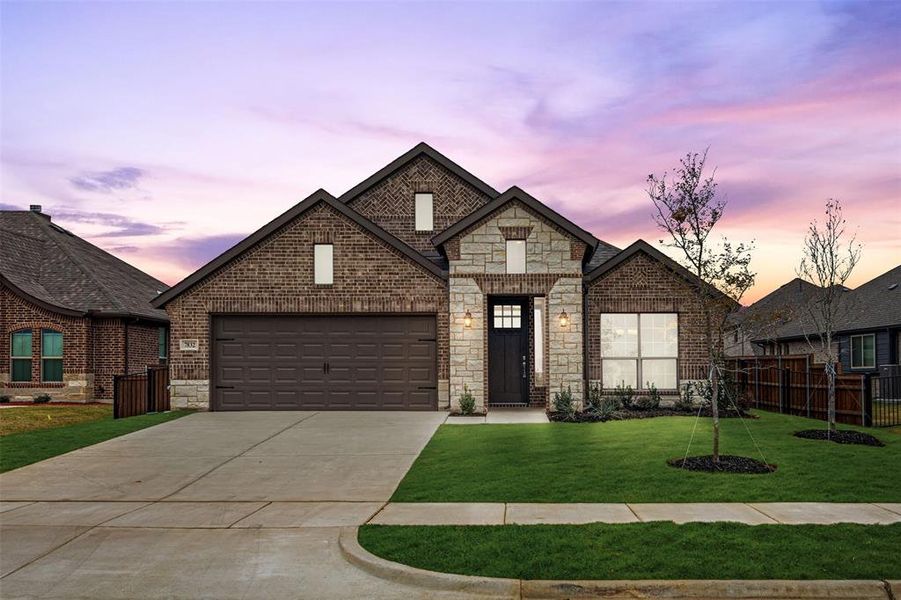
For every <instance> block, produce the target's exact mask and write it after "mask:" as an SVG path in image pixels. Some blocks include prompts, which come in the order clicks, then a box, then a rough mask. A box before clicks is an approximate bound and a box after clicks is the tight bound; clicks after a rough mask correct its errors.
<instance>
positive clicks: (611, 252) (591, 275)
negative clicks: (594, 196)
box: [153, 144, 706, 411]
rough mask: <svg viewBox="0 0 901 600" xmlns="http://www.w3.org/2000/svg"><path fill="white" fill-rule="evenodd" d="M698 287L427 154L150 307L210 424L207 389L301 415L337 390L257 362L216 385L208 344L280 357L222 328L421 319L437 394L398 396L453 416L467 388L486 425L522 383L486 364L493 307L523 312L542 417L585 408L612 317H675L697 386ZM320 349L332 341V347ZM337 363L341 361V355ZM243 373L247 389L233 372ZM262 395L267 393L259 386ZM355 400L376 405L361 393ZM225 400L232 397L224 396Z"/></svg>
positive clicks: (323, 201) (599, 376)
mask: <svg viewBox="0 0 901 600" xmlns="http://www.w3.org/2000/svg"><path fill="white" fill-rule="evenodd" d="M417 193H429V194H431V195H432V209H433V217H432V223H433V225H434V226H433V228H432V230H429V231H417V230H416V215H415V210H416V208H415V206H416V202H415V196H416V194H417ZM612 225H613V226H615V223H614V224H612ZM510 240H522V241H524V242H525V273H508V272H507V268H508V267H507V255H506V252H507V250H506V249H507V243H508V242H509V241H510ZM316 244H331V245H332V247H333V258H332V267H331V268H332V272H333V282H332V283H331V284H327V285H320V284H316V283H315V281H314V246H315V245H316ZM692 285H693V279H692V276H691V275H690V274H689V273H687V271H685V270H684V269H682V268H681V267H679V266H678V265H677V264H676V263H675V262H673V261H672V260H671V259H669V258H667V257H666V256H665V255H663V254H662V253H660V252H659V251H657V250H655V249H654V248H652V247H651V246H650V245H648V244H646V243H645V242H643V241H641V240H639V241H638V242H636V243H635V244H632V245H631V246H629V248H627V249H625V250H620V249H618V248H615V247H613V246H611V245H610V244H607V243H605V242H602V241H600V240H598V239H597V238H595V237H594V236H593V235H592V234H590V233H588V232H587V231H585V230H583V229H581V228H580V227H578V225H576V224H574V223H572V222H570V221H568V220H567V219H566V218H565V217H563V216H562V215H560V214H558V213H556V212H554V211H553V210H551V209H550V208H548V207H547V206H545V205H544V204H542V203H541V202H540V201H539V200H537V199H535V198H533V197H532V196H530V195H529V194H527V193H526V192H525V191H523V190H521V189H519V188H516V187H513V188H510V189H509V190H507V191H506V192H503V193H500V192H498V191H496V190H494V189H493V188H492V187H490V186H489V185H488V184H486V183H484V182H483V181H481V180H480V179H478V178H477V177H475V176H474V175H472V174H471V173H469V172H468V171H466V170H465V169H463V168H462V167H460V166H459V165H457V164H455V163H453V162H452V161H450V160H449V159H448V158H446V157H445V156H443V155H441V154H440V153H438V152H437V151H435V150H434V149H432V148H431V147H429V146H428V145H426V144H419V145H417V146H416V147H414V148H413V149H412V150H410V151H409V152H407V153H406V154H404V155H403V156H401V157H399V158H398V159H396V160H395V161H393V162H391V163H390V164H389V165H387V166H386V167H385V168H383V169H381V170H380V171H379V172H377V173H375V174H373V175H372V176H371V177H369V178H367V179H366V180H365V181H363V182H362V183H360V184H359V185H357V186H355V187H354V188H352V189H351V190H350V191H348V192H346V193H345V194H343V195H342V196H340V197H339V198H335V197H333V196H331V195H330V194H328V193H327V192H325V191H323V190H319V191H318V192H316V193H314V194H313V195H311V196H310V197H308V198H307V199H306V200H304V201H303V202H301V203H300V204H298V205H297V206H295V207H294V208H292V209H291V210H289V211H288V212H286V213H284V214H283V215H281V216H279V217H277V218H276V219H275V220H274V221H272V222H271V223H270V224H268V225H266V226H265V227H263V228H262V229H260V230H259V231H257V232H255V233H254V234H252V235H251V236H249V237H248V238H247V239H246V240H244V241H243V242H241V243H240V244H238V245H237V246H236V247H235V248H233V249H231V250H229V251H228V252H226V253H224V254H223V255H221V256H220V257H218V258H216V259H214V260H213V261H211V262H210V263H209V264H208V265H206V266H204V267H203V268H201V269H200V270H198V271H197V272H196V273H194V274H193V275H191V276H189V277H188V278H186V279H185V280H184V281H182V282H181V283H179V284H178V285H176V286H175V287H173V288H172V289H170V290H168V291H166V292H164V293H162V294H160V295H159V296H158V297H157V298H156V299H155V300H154V301H153V305H154V306H155V307H157V308H163V309H165V310H166V312H167V313H168V315H169V318H170V320H171V328H172V336H171V337H172V342H171V356H170V377H171V382H172V402H173V405H174V406H190V407H197V408H214V409H216V408H217V402H216V401H213V400H212V399H211V396H212V395H213V391H215V390H213V389H212V388H216V389H223V390H228V389H232V388H240V390H241V392H240V393H241V394H246V398H248V400H247V403H246V405H242V406H243V407H244V408H252V407H256V408H303V407H305V406H306V405H305V404H304V402H307V400H304V399H302V396H303V394H304V393H306V392H307V391H309V390H307V389H306V384H304V381H307V380H305V379H304V378H305V377H310V378H313V379H308V380H309V381H312V380H315V381H316V382H317V383H316V385H317V386H320V388H322V389H321V390H320V391H321V392H322V394H321V395H322V397H325V396H328V397H332V396H330V394H333V393H335V389H337V388H335V389H332V388H330V387H329V386H333V387H334V385H336V384H332V383H328V382H327V381H326V382H325V383H323V381H325V380H328V379H329V377H333V374H332V366H331V361H330V360H329V359H328V358H326V359H324V360H323V362H322V367H321V369H318V370H317V368H314V367H315V365H313V366H310V365H307V366H306V367H303V368H300V367H297V368H295V366H294V363H277V364H276V362H272V363H271V364H269V365H268V366H267V364H266V363H265V362H263V363H260V362H253V361H254V360H257V359H259V356H256V357H251V358H249V359H248V361H247V366H246V368H244V367H241V366H238V367H232V366H229V370H230V373H214V371H215V368H214V367H215V365H212V364H211V362H213V361H212V360H211V356H213V354H215V353H214V348H213V347H212V344H220V343H221V344H225V345H223V346H222V347H221V348H219V350H218V352H220V353H224V354H223V355H227V354H228V353H229V352H248V353H251V354H252V353H253V352H254V350H251V349H249V348H250V345H252V344H257V345H258V346H260V348H259V349H258V350H259V352H263V353H264V354H265V353H266V352H269V353H271V354H272V355H273V356H275V353H276V352H277V350H275V349H274V348H275V347H276V346H277V345H278V344H279V343H280V342H279V341H278V340H275V339H272V340H263V341H259V340H250V339H249V338H248V339H246V340H237V341H235V344H234V348H233V349H232V347H231V346H228V344H230V343H231V342H232V341H234V340H233V339H232V338H230V337H225V338H221V339H219V338H216V339H214V338H213V336H212V334H211V331H212V329H211V328H212V326H213V322H214V320H215V319H217V318H220V317H221V318H226V317H227V316H232V315H234V316H240V315H266V316H267V317H268V318H272V317H273V316H278V317H280V318H285V319H298V318H304V317H305V316H313V315H317V316H318V315H330V316H332V317H333V318H335V319H340V318H342V317H346V316H349V315H378V316H384V318H386V319H389V318H391V319H396V318H398V317H403V316H404V315H426V316H433V317H434V319H435V323H436V332H437V334H436V336H435V339H434V340H431V339H419V340H409V339H408V340H407V342H409V343H417V342H423V343H434V345H435V362H436V364H435V372H436V373H437V378H436V381H434V382H433V384H431V385H429V384H428V381H425V380H424V381H420V382H419V383H420V384H422V383H426V385H418V386H417V385H414V384H413V383H411V382H412V379H410V380H409V381H407V382H406V383H401V384H398V385H401V387H403V385H406V386H407V387H408V388H409V390H408V391H410V393H412V391H411V390H415V389H420V390H422V389H426V390H428V389H433V388H434V389H436V390H437V402H436V403H435V406H437V408H439V409H443V408H448V407H450V408H452V409H456V408H458V407H459V400H460V397H461V396H462V394H463V393H464V388H466V389H468V390H469V391H470V392H471V393H472V394H473V396H474V398H475V400H476V407H477V410H479V411H485V410H488V409H489V408H490V406H491V405H492V403H493V402H492V398H491V392H490V390H492V389H493V388H492V386H491V383H492V381H493V380H492V379H491V377H492V375H491V374H492V373H494V374H495V375H493V377H513V376H515V373H514V374H513V375H511V372H512V371H511V369H512V368H513V367H511V365H513V366H514V367H515V366H516V364H518V363H515V361H513V360H508V361H507V365H506V367H505V368H506V369H507V370H506V371H504V370H503V369H500V367H499V365H500V362H499V361H500V360H501V359H500V358H499V357H498V356H490V355H489V337H490V335H491V334H490V328H489V322H490V319H491V318H492V315H491V314H489V306H490V304H489V303H490V301H491V300H492V299H497V298H499V297H513V298H520V299H521V300H520V301H521V302H522V303H523V306H525V307H526V309H525V314H523V315H522V325H521V326H522V328H523V329H524V330H527V338H528V342H527V345H528V350H527V351H526V352H525V353H524V358H523V365H524V366H525V368H526V370H525V371H524V372H523V373H521V375H522V378H523V381H526V380H527V386H526V388H525V389H526V391H525V392H524V394H523V397H524V402H523V404H531V405H532V406H546V405H548V404H549V403H550V402H551V399H552V395H553V393H554V392H556V391H559V390H561V389H564V388H567V389H570V390H571V391H572V393H573V396H574V398H575V400H576V402H582V400H583V398H584V394H585V391H586V389H587V386H588V385H589V384H590V383H600V382H601V381H602V380H603V373H602V364H603V363H602V357H601V356H600V347H601V344H600V336H601V332H600V314H601V313H602V312H627V313H645V312H667V313H676V314H677V315H678V317H677V318H678V334H679V340H678V362H677V364H678V377H679V380H680V381H684V380H689V379H694V378H695V377H696V376H697V373H698V371H699V369H702V367H703V365H704V364H705V361H706V350H705V346H704V339H703V329H702V327H703V318H702V315H701V313H700V307H699V306H698V305H697V302H696V301H695V300H694V298H693V296H692ZM538 299H542V300H543V303H544V313H543V315H542V322H541V324H540V325H541V327H540V331H541V332H542V333H543V337H542V339H543V344H542V346H543V360H542V361H540V362H542V363H543V372H542V373H538V372H536V362H538V361H536V357H535V348H536V339H535V337H536V332H538V331H539V330H538V329H536V327H535V326H536V323H535V316H534V314H535V313H534V312H533V311H534V307H535V305H536V301H537V300H538ZM586 327H587V329H586ZM286 329H288V328H286ZM295 329H296V327H295ZM301 329H302V328H301ZM298 335H300V334H298ZM285 339H286V340H287V338H285ZM324 343H325V344H326V345H328V344H333V343H335V342H334V340H332V339H325V340H324ZM354 343H356V342H354ZM379 343H382V342H381V341H380V342H379ZM385 343H386V344H387V342H385ZM285 344H288V345H289V346H291V347H292V348H294V346H295V345H296V346H298V347H300V346H303V344H304V342H303V341H302V340H301V338H296V339H292V340H291V341H290V342H289V341H285ZM286 347H287V346H286ZM303 347H304V348H307V346H303ZM286 351H287V350H286ZM294 351H295V350H293V349H292V350H291V352H294ZM316 351H317V349H315V348H314V349H312V350H310V349H307V350H302V351H299V352H301V354H302V353H303V352H314V353H315V352H316ZM329 352H335V350H334V348H332V350H329ZM354 352H357V353H360V352H362V351H361V350H360V349H359V348H357V349H356V350H354ZM383 352H387V354H386V355H379V357H376V358H373V357H369V356H367V358H366V360H374V361H375V362H374V363H373V364H372V365H370V364H369V363H367V364H366V365H365V366H366V369H365V371H366V373H367V377H375V378H376V379H377V380H378V382H379V383H384V382H386V381H388V379H390V376H391V372H393V370H394V371H399V370H401V367H397V366H396V365H395V366H394V367H392V366H390V365H389V363H388V362H379V361H383V360H384V361H390V356H389V357H388V358H385V356H387V355H390V348H389V349H388V350H383ZM248 356H250V354H248ZM304 360H305V355H304V356H301V355H298V362H297V364H300V363H301V362H303V361H304ZM308 362H309V361H308ZM231 364H232V363H229V365H231ZM304 364H306V363H304ZM336 364H337V362H336ZM342 364H343V363H342ZM286 365H287V366H286ZM492 366H493V367H494V368H492ZM240 369H244V372H243V374H241V373H238V371H239V370H240ZM298 370H303V371H304V373H303V374H298ZM279 372H281V373H282V374H281V375H279ZM288 372H290V376H291V377H292V378H293V379H291V381H292V382H294V383H295V384H296V385H295V386H294V389H292V390H287V391H286V390H285V389H283V387H284V386H282V387H280V385H281V384H280V383H279V381H280V379H279V378H280V377H287V375H286V373H288ZM342 372H343V371H342ZM498 373H503V374H502V375H498ZM217 377H218V378H223V379H222V380H221V381H220V380H218V379H217ZM411 377H412V375H411ZM224 378H234V379H229V380H228V381H226V380H225V379H224ZM257 380H259V382H261V383H259V385H258V386H257V387H254V386H256V385H257V384H255V383H254V381H257ZM383 380H384V381H383ZM341 381H342V383H341V385H342V386H344V387H341V389H340V390H338V391H339V392H340V394H339V396H340V397H341V398H344V396H346V395H347V394H346V392H347V391H348V390H350V394H351V395H353V394H355V393H357V392H355V391H354V388H353V385H354V382H353V381H347V380H346V379H342V380H341ZM374 381H375V380H374ZM405 381H406V380H405ZM223 383H227V384H230V385H220V384H223ZM495 383H497V382H496V381H495ZM311 385H312V384H311ZM385 385H388V384H387V383H385ZM347 386H350V387H347ZM608 387H609V386H608ZM388 388H390V389H391V390H392V391H391V393H397V394H400V395H401V396H403V395H404V394H406V393H407V392H406V391H404V390H403V389H399V388H397V387H396V386H395V387H391V386H390V385H389V386H388ZM388 388H386V389H388ZM310 389H312V388H310ZM267 390H268V391H267ZM317 390H319V388H317ZM360 391H371V390H367V389H365V386H362V385H360ZM666 391H670V392H672V391H674V390H666ZM217 393H221V394H223V398H224V394H225V393H226V392H217ZM318 393H319V392H317V394H318ZM379 393H380V394H381V393H382V392H379ZM385 393H388V392H385ZM267 394H268V396H267ZM279 394H282V395H283V396H285V395H286V394H287V396H285V397H294V398H299V399H298V400H296V402H297V404H296V405H292V404H290V402H295V400H290V401H289V403H288V404H282V405H277V401H276V400H275V399H274V398H275V397H276V396H277V395H279ZM291 394H293V396H291ZM269 397H271V398H273V399H272V400H267V399H266V398H269ZM261 398H262V399H261ZM317 398H318V396H317ZM342 401H343V400H342ZM267 402H271V405H267V404H266V403H267ZM316 402H319V404H316V405H315V407H316V408H317V409H320V408H335V407H345V408H346V407H347V406H345V405H339V404H336V405H334V406H332V405H331V404H330V402H332V401H331V400H321V399H318V400H316ZM401 402H403V400H401ZM260 403H262V404H260ZM323 403H324V404H323ZM224 406H225V405H221V406H219V408H222V407H224ZM395 407H397V408H402V407H403V405H402V404H401V405H397V406H395Z"/></svg>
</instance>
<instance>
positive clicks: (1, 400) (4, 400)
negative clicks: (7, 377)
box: [0, 394, 13, 404]
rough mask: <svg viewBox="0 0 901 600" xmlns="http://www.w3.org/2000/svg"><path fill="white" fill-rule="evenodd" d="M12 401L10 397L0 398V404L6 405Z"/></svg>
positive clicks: (3, 396)
mask: <svg viewBox="0 0 901 600" xmlns="http://www.w3.org/2000/svg"><path fill="white" fill-rule="evenodd" d="M12 399H13V397H12V396H7V395H6V394H4V395H2V396H0V404H8V403H9V402H12Z"/></svg>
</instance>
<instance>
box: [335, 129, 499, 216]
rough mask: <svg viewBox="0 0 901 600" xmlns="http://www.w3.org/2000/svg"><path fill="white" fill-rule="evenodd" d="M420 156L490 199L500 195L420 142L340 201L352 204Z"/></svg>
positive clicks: (340, 198)
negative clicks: (354, 200) (429, 159)
mask: <svg viewBox="0 0 901 600" xmlns="http://www.w3.org/2000/svg"><path fill="white" fill-rule="evenodd" d="M420 156H427V157H429V158H431V159H432V160H433V161H435V162H436V163H438V164H439V165H441V166H442V167H444V168H445V169H447V170H448V171H450V172H451V173H453V174H454V175H456V176H457V177H459V178H460V179H462V180H463V181H465V182H466V183H468V184H469V185H471V186H472V187H474V188H476V189H477V190H479V191H480V192H482V193H483V194H485V195H487V196H488V197H490V198H494V197H496V196H497V195H498V193H499V192H498V191H497V190H496V189H494V188H493V187H491V186H490V185H488V184H487V183H485V182H484V181H482V180H481V179H479V178H478V177H476V176H475V175H473V174H472V173H470V172H469V171H467V170H466V169H464V168H463V167H461V166H460V165H458V164H457V163H455V162H454V161H452V160H451V159H449V158H448V157H446V156H444V155H443V154H441V153H440V152H438V151H437V150H435V149H434V148H432V147H431V146H429V145H428V144H426V143H425V142H419V143H418V144H416V145H415V146H413V148H411V149H410V150H408V151H407V152H405V153H403V154H402V155H400V156H399V157H397V158H396V159H394V160H393V161H391V162H390V163H388V165H386V166H385V167H382V168H381V169H379V170H378V171H376V172H375V173H373V174H372V175H370V176H369V177H367V178H366V179H364V180H363V181H361V182H360V183H358V184H357V185H355V186H354V187H352V188H350V189H349V190H347V191H346V192H344V193H343V194H341V196H339V197H338V200H339V201H341V202H345V203H347V202H350V201H351V200H353V199H355V198H357V197H358V196H360V195H362V194H363V193H364V192H366V191H368V190H369V189H370V188H372V187H374V186H375V185H377V184H379V183H381V182H382V181H383V180H385V179H386V178H388V177H390V176H391V175H393V174H394V173H396V172H397V171H399V170H400V169H402V168H403V167H405V166H406V165H408V164H409V163H411V162H412V161H413V160H415V159H417V158H419V157H420Z"/></svg>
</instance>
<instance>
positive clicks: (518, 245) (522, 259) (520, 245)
mask: <svg viewBox="0 0 901 600" xmlns="http://www.w3.org/2000/svg"><path fill="white" fill-rule="evenodd" d="M525 272H526V241H525V240H507V273H525Z"/></svg>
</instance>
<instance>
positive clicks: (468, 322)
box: [463, 310, 472, 329]
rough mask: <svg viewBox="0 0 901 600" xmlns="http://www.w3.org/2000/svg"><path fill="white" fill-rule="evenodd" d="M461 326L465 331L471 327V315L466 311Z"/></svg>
mask: <svg viewBox="0 0 901 600" xmlns="http://www.w3.org/2000/svg"><path fill="white" fill-rule="evenodd" d="M463 326H464V327H466V329H469V328H470V327H472V313H471V312H469V311H468V310H467V311H466V314H465V315H463Z"/></svg>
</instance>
